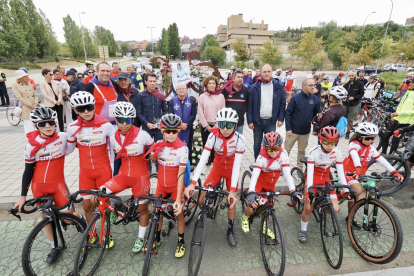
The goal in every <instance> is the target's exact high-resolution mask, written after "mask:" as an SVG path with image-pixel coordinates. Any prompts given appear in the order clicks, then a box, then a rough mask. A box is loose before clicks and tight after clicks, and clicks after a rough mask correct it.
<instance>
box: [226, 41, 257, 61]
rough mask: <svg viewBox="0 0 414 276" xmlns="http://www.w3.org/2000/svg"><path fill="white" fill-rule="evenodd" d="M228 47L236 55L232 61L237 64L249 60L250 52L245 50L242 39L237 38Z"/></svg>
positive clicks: (245, 46)
mask: <svg viewBox="0 0 414 276" xmlns="http://www.w3.org/2000/svg"><path fill="white" fill-rule="evenodd" d="M230 47H231V49H232V50H234V52H235V53H236V54H235V55H234V59H235V60H236V61H237V62H246V61H248V60H250V59H251V57H252V55H253V53H252V51H251V50H250V49H248V48H247V45H246V43H245V42H244V39H243V38H241V37H239V38H237V39H236V42H234V43H232V44H231V45H230Z"/></svg>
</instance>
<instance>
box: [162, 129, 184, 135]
mask: <svg viewBox="0 0 414 276" xmlns="http://www.w3.org/2000/svg"><path fill="white" fill-rule="evenodd" d="M162 132H164V133H166V134H177V133H178V132H180V130H179V129H178V128H163V129H162Z"/></svg>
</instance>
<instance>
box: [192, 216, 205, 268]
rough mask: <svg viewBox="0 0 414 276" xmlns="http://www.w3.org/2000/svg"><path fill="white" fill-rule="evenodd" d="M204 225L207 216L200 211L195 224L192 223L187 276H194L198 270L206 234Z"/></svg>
mask: <svg viewBox="0 0 414 276" xmlns="http://www.w3.org/2000/svg"><path fill="white" fill-rule="evenodd" d="M206 223H207V214H206V213H205V212H204V211H201V212H200V213H199V215H198V218H197V220H196V222H195V223H194V231H193V236H192V237H191V247H190V259H189V261H188V275H189V276H196V275H197V274H198V271H199V269H200V265H201V260H202V259H203V253H204V245H205V241H206V234H207V231H206V229H207V227H206ZM199 235H200V237H199ZM192 264H194V265H195V266H192Z"/></svg>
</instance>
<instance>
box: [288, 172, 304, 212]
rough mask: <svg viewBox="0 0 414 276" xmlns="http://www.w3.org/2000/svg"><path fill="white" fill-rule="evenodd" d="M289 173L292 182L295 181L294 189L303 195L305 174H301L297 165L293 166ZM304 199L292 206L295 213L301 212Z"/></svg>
mask: <svg viewBox="0 0 414 276" xmlns="http://www.w3.org/2000/svg"><path fill="white" fill-rule="evenodd" d="M290 175H291V176H292V178H293V182H294V183H295V187H296V191H297V192H300V193H302V194H303V195H305V175H304V174H303V172H302V170H301V169H299V168H298V167H294V168H293V169H292V170H291V171H290ZM290 200H291V203H294V200H293V199H292V198H291V199H290ZM304 205H305V203H304V201H302V202H296V205H295V206H294V207H293V209H295V211H296V213H298V214H302V212H303V208H304Z"/></svg>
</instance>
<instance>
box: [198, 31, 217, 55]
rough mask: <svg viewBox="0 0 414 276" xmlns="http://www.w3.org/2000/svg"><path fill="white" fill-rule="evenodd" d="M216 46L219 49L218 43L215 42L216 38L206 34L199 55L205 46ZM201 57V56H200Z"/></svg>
mask: <svg viewBox="0 0 414 276" xmlns="http://www.w3.org/2000/svg"><path fill="white" fill-rule="evenodd" d="M207 45H208V47H210V46H217V47H220V43H219V42H218V41H217V38H216V37H215V36H214V35H211V34H208V35H207V36H205V37H204V39H203V42H202V43H201V47H200V53H202V52H204V50H205V49H206V46H207ZM201 56H203V55H201Z"/></svg>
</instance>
